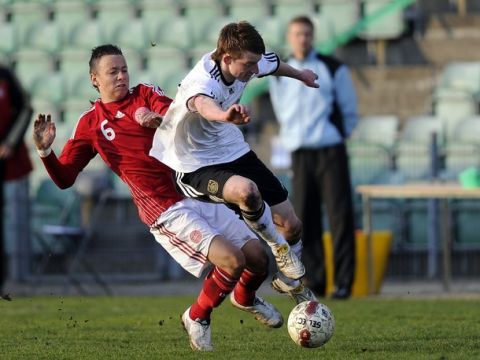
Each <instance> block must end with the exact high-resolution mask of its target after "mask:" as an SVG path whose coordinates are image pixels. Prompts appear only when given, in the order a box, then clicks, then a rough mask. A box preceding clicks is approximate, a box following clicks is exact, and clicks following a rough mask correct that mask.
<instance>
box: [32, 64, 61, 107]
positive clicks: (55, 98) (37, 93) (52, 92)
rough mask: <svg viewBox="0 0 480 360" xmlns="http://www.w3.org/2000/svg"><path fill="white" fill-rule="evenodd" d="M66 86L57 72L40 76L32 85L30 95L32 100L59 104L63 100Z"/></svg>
mask: <svg viewBox="0 0 480 360" xmlns="http://www.w3.org/2000/svg"><path fill="white" fill-rule="evenodd" d="M66 92H67V84H66V83H65V79H64V77H63V76H62V74H61V73H59V72H54V73H48V74H42V75H41V76H39V77H38V78H37V79H36V80H35V81H34V82H33V84H32V86H31V88H30V93H31V95H32V96H33V97H34V98H37V99H41V100H45V101H50V102H53V103H56V104H60V103H61V102H62V101H63V100H65V95H66Z"/></svg>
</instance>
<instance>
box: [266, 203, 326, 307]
mask: <svg viewBox="0 0 480 360" xmlns="http://www.w3.org/2000/svg"><path fill="white" fill-rule="evenodd" d="M271 209H272V213H273V222H274V223H275V225H276V226H277V229H278V231H279V232H280V233H282V234H283V236H284V237H285V239H286V240H287V241H288V243H289V244H290V248H291V249H292V251H293V252H294V253H295V255H297V257H298V258H299V259H301V257H302V239H301V235H302V223H301V221H300V220H299V219H298V218H297V216H296V215H295V211H294V210H293V206H292V204H291V202H290V200H288V199H287V200H285V201H284V202H282V203H280V204H277V205H274V206H272V208H271ZM271 285H272V288H273V289H275V290H276V291H278V292H279V293H282V294H287V295H288V296H290V297H291V298H292V299H293V300H294V301H295V302H296V303H297V304H299V303H301V302H303V301H318V300H317V298H316V297H315V295H314V293H313V292H312V291H311V290H310V289H309V288H307V287H306V286H305V285H303V284H302V282H301V281H300V280H296V279H292V278H289V277H287V276H285V275H284V274H282V273H280V272H279V273H277V274H275V275H274V277H273V279H272V283H271Z"/></svg>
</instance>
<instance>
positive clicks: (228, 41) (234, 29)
mask: <svg viewBox="0 0 480 360" xmlns="http://www.w3.org/2000/svg"><path fill="white" fill-rule="evenodd" d="M244 51H250V52H252V53H254V54H259V55H261V54H263V53H265V44H264V42H263V39H262V37H261V36H260V34H259V33H258V31H257V29H255V27H254V26H253V25H251V24H250V23H249V22H247V21H240V22H238V23H230V24H227V25H225V26H224V27H223V28H222V30H220V35H219V37H218V41H217V49H216V50H215V52H214V53H213V54H212V59H213V60H215V61H220V60H221V57H222V55H224V54H226V53H228V54H230V55H232V57H233V58H236V59H238V58H240V57H241V56H242V52H244Z"/></svg>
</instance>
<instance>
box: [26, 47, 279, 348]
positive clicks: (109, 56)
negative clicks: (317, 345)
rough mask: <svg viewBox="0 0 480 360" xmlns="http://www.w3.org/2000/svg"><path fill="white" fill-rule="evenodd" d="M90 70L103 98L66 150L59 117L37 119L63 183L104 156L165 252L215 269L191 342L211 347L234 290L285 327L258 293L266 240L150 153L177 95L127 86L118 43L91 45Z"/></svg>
mask: <svg viewBox="0 0 480 360" xmlns="http://www.w3.org/2000/svg"><path fill="white" fill-rule="evenodd" d="M90 76H91V81H92V84H93V86H95V87H96V88H97V89H98V91H99V93H100V98H99V99H97V100H96V101H95V102H94V103H93V104H92V105H91V106H90V108H89V109H88V110H87V111H86V112H84V113H83V114H82V115H81V116H80V118H79V120H78V122H77V124H76V126H75V129H74V131H73V134H72V136H71V138H70V139H69V140H68V141H67V143H66V144H65V146H64V148H63V150H62V153H61V155H60V157H58V158H57V156H56V155H55V153H54V152H53V151H52V150H51V145H52V143H53V141H54V139H55V124H54V122H53V121H51V119H50V116H49V115H48V116H44V115H40V116H38V118H37V119H36V120H35V123H34V142H35V145H36V147H37V150H38V152H39V155H40V157H41V158H42V161H43V163H44V165H45V168H46V169H47V171H48V174H49V175H50V177H51V178H52V180H53V181H54V182H55V183H56V184H57V185H58V186H59V187H60V188H67V187H69V186H72V185H73V183H74V182H75V179H76V177H77V175H78V174H79V173H80V171H82V169H83V168H85V166H87V164H88V163H89V161H90V160H91V159H92V158H94V157H95V156H97V155H99V156H101V157H102V159H103V160H104V161H105V163H106V164H107V165H108V166H109V167H110V168H111V169H112V170H113V171H114V172H115V173H116V174H117V175H118V176H119V177H120V178H121V179H122V180H123V181H124V182H125V183H126V184H127V185H128V186H129V188H130V191H131V193H132V197H133V201H134V203H135V205H136V206H137V208H138V213H139V216H140V218H141V220H142V221H143V222H144V223H145V224H146V225H147V226H149V227H150V232H151V233H152V234H153V235H154V236H155V239H156V240H157V241H158V242H159V243H160V244H161V245H162V246H163V247H164V248H165V249H166V250H167V252H168V253H169V254H170V255H171V256H172V257H173V258H174V259H175V260H176V261H177V262H178V263H179V264H180V265H182V267H183V268H184V269H185V270H187V271H188V272H190V273H191V274H192V275H194V276H196V277H200V276H201V275H202V273H203V272H204V270H209V273H208V275H207V276H206V278H205V280H204V282H203V287H202V291H201V292H200V294H199V296H198V298H197V299H196V301H195V302H194V303H193V304H192V305H191V306H190V307H189V308H188V309H187V310H186V311H185V312H184V313H183V315H182V318H181V319H182V323H183V325H184V327H185V329H186V330H187V332H188V335H189V337H190V345H191V347H192V349H194V350H200V351H211V350H212V349H213V347H212V343H211V335H210V333H211V330H210V314H211V312H212V311H213V309H214V308H216V307H217V306H219V305H220V304H221V303H222V301H223V300H224V299H225V297H226V296H227V295H228V294H230V300H231V302H232V304H233V305H234V306H235V307H237V308H239V309H241V310H244V311H248V312H250V313H252V314H253V315H254V316H255V318H256V319H257V320H259V321H260V322H261V323H263V324H265V325H267V326H269V327H279V326H281V325H282V322H283V319H282V316H281V314H280V313H279V312H278V311H277V310H276V309H275V308H274V307H273V305H271V304H269V303H268V302H266V301H265V300H263V299H261V298H260V297H258V296H256V294H255V292H256V290H257V289H258V288H259V287H260V285H261V284H262V282H263V281H264V280H265V278H266V276H267V272H268V257H267V254H266V252H265V251H264V250H263V247H262V244H261V243H260V241H258V240H257V239H255V235H254V234H253V233H252V231H251V230H250V229H249V228H248V227H247V226H246V225H245V223H244V222H243V221H241V220H240V219H239V218H238V216H236V215H235V214H234V213H233V212H232V211H231V210H229V209H227V208H226V207H225V206H223V205H218V204H209V203H205V202H201V201H197V200H194V199H188V198H184V197H183V196H182V195H180V194H179V193H177V192H176V191H175V185H174V183H173V180H172V171H171V169H170V168H168V167H166V166H165V165H163V164H162V163H160V162H158V161H156V160H155V159H153V158H152V157H151V156H149V155H148V151H149V149H150V147H151V144H152V139H153V134H154V132H155V128H156V127H157V126H158V125H159V123H160V122H161V118H162V116H163V115H164V113H165V112H166V110H167V108H168V106H169V105H170V103H171V99H169V98H168V97H166V96H165V94H164V93H163V91H162V90H161V89H160V88H158V87H157V86H151V85H145V84H140V85H137V86H135V87H133V88H129V76H128V68H127V64H126V61H125V58H124V57H123V55H122V52H121V50H120V49H119V48H117V47H116V46H114V45H102V46H98V47H96V48H95V49H93V51H92V57H91V59H90ZM139 123H140V124H141V125H142V126H140V125H139ZM126 261H128V259H127V260H126ZM211 265H213V268H211V267H212V266H211Z"/></svg>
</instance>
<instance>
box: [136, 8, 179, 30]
mask: <svg viewBox="0 0 480 360" xmlns="http://www.w3.org/2000/svg"><path fill="white" fill-rule="evenodd" d="M138 5H139V8H140V18H141V19H142V21H143V22H144V23H145V25H146V26H147V28H148V31H149V33H151V34H153V33H154V32H155V31H156V29H157V28H158V25H159V24H161V23H163V22H165V21H168V20H170V19H173V18H176V17H179V16H180V5H181V3H179V2H178V1H174V0H139V2H138ZM172 34H173V33H171V34H170V36H172Z"/></svg>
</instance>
